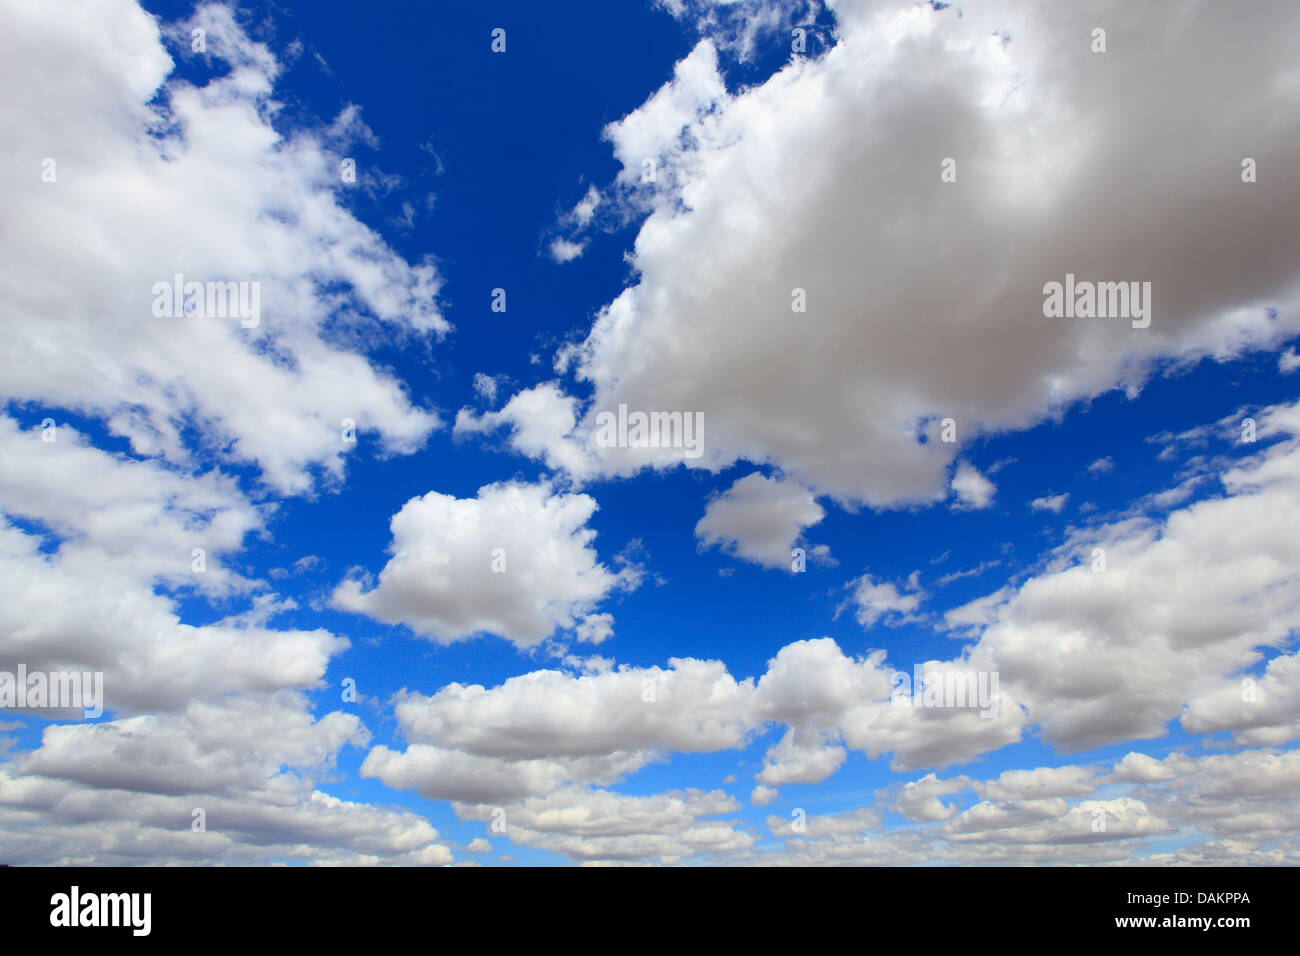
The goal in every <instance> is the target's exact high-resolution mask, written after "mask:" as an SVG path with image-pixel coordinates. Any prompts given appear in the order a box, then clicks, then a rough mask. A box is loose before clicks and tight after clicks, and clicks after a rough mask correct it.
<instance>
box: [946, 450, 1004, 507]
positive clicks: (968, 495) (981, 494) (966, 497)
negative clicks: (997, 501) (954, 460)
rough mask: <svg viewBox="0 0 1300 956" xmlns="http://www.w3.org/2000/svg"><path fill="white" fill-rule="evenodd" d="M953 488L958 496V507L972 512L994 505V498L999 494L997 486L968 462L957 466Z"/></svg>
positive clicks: (953, 477) (953, 478)
mask: <svg viewBox="0 0 1300 956" xmlns="http://www.w3.org/2000/svg"><path fill="white" fill-rule="evenodd" d="M951 488H952V490H953V491H954V492H955V493H956V495H957V507H958V508H962V509H972V510H974V509H979V508H987V507H988V506H989V505H991V504H993V496H994V494H995V493H996V492H997V486H996V485H994V484H993V482H991V481H989V480H988V479H987V478H985V477H984V476H983V475H982V474H980V471H979V469H978V468H976V467H975V466H974V465H972V464H971V463H970V462H968V461H963V462H962V463H961V464H959V465H958V466H957V471H956V473H955V474H953V476H952V484H951Z"/></svg>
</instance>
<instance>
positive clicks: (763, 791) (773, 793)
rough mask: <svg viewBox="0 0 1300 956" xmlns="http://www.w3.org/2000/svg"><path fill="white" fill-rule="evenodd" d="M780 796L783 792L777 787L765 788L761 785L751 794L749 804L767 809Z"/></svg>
mask: <svg viewBox="0 0 1300 956" xmlns="http://www.w3.org/2000/svg"><path fill="white" fill-rule="evenodd" d="M780 795H781V791H780V790H778V789H776V787H765V786H763V785H762V784H761V783H760V784H759V785H758V786H757V787H755V788H754V789H753V792H751V793H750V795H749V802H750V803H752V804H753V805H754V806H756V807H765V806H767V805H768V804H769V803H771V802H772V801H773V800H775V799H776V798H777V797H779V796H780Z"/></svg>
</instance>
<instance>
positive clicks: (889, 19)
mask: <svg viewBox="0 0 1300 956" xmlns="http://www.w3.org/2000/svg"><path fill="white" fill-rule="evenodd" d="M683 9H684V8H683ZM834 11H835V14H836V17H837V26H836V37H837V43H836V45H835V46H834V47H833V48H831V49H829V50H828V51H826V52H825V53H824V54H822V55H820V56H816V57H796V58H793V59H792V60H791V62H790V63H789V64H788V65H786V66H785V67H784V68H783V69H781V70H780V71H778V72H777V73H776V74H775V75H773V76H772V77H771V78H770V79H768V80H767V81H766V82H763V83H759V84H755V85H752V86H746V87H743V88H741V89H738V90H737V91H736V92H734V93H729V92H728V91H727V89H726V86H725V84H724V82H723V78H722V75H721V73H720V72H719V67H718V61H717V51H716V44H715V43H714V42H713V41H712V40H711V39H709V38H707V37H706V38H705V39H703V40H701V41H700V43H699V44H698V46H697V47H696V48H695V49H694V50H693V51H692V52H691V53H690V54H689V55H688V56H687V57H685V58H684V59H683V60H682V61H681V62H680V63H679V64H678V66H677V68H676V71H675V73H674V76H673V79H672V80H671V81H670V82H669V83H667V84H666V85H665V86H664V87H663V88H662V89H660V90H659V91H657V92H656V93H655V94H654V95H653V96H652V97H650V98H649V99H647V100H646V102H645V103H644V104H643V105H642V106H641V107H640V108H638V109H637V110H635V111H634V112H633V113H631V114H629V115H628V116H627V117H624V118H623V119H621V120H619V121H618V122H616V123H613V124H611V125H610V127H609V128H608V129H607V131H606V135H607V138H608V139H609V141H610V143H611V146H612V149H613V153H614V156H615V158H616V159H617V160H618V161H619V163H620V164H621V166H622V171H621V172H620V173H619V176H618V179H617V180H616V185H619V186H620V187H623V188H624V191H625V192H627V193H628V194H629V195H630V196H631V197H632V198H630V199H627V200H625V201H626V202H629V203H632V205H633V206H634V207H635V208H637V209H639V210H649V213H648V216H647V218H646V219H645V220H644V222H643V224H642V225H641V228H640V232H639V234H638V236H637V239H636V244H635V249H634V252H633V253H632V262H633V265H634V268H635V270H636V272H635V279H634V281H633V283H632V284H631V285H630V286H629V287H628V288H626V289H625V290H624V291H623V292H622V293H621V294H620V295H618V296H617V298H615V299H614V300H613V301H612V302H610V303H609V304H608V305H607V306H606V307H605V308H604V309H603V310H602V311H601V313H600V315H599V316H598V318H597V320H596V322H595V324H594V325H593V327H592V329H591V331H590V333H589V335H588V336H587V338H586V339H585V341H583V342H582V343H580V344H579V345H578V346H577V347H576V348H573V349H569V350H567V351H566V352H564V353H563V354H562V355H561V357H560V367H561V368H565V369H571V370H572V371H573V372H574V373H575V374H576V377H577V379H578V381H579V383H581V384H580V387H589V388H590V389H591V393H590V397H589V398H587V399H583V400H582V401H581V402H580V403H579V404H577V405H574V406H570V407H569V408H568V411H569V412H573V413H575V421H574V425H573V427H572V428H569V429H564V430H559V429H557V430H556V431H554V432H553V433H551V434H549V435H547V436H545V437H544V438H543V437H542V436H539V435H538V434H537V433H536V432H534V433H533V438H534V439H539V438H540V439H541V441H540V443H539V444H535V445H534V446H533V447H532V448H531V450H526V449H525V447H524V445H527V444H530V443H520V442H516V447H517V448H518V449H519V450H521V451H523V452H524V453H525V454H532V455H536V456H537V457H544V458H545V459H546V460H547V461H548V462H550V463H552V465H553V466H557V467H562V466H563V464H562V462H563V461H565V460H568V461H569V462H572V463H575V464H578V465H580V466H581V467H584V468H586V469H587V470H588V471H591V470H594V471H595V472H597V473H601V474H617V475H623V474H629V473H631V472H633V471H635V470H637V469H639V468H642V467H646V466H651V465H653V466H662V465H665V464H667V463H671V462H672V461H674V460H675V461H677V462H679V463H685V464H686V465H687V466H689V467H704V468H720V467H724V466H726V465H729V464H730V463H732V462H735V461H738V460H748V461H752V462H755V463H760V462H761V463H764V464H768V465H771V466H774V467H776V468H779V469H780V471H781V472H782V473H783V474H784V475H785V476H786V477H787V478H788V479H789V480H791V481H794V482H798V483H799V484H801V485H803V486H804V487H807V488H809V489H810V490H811V491H812V492H813V493H814V494H815V495H818V496H822V495H829V496H831V497H833V498H835V499H838V500H841V501H845V502H867V503H870V504H873V505H877V506H890V505H902V504H909V503H925V502H935V501H938V500H941V499H942V498H943V497H944V496H945V493H946V491H947V488H946V485H947V477H946V476H948V475H950V474H951V469H952V467H953V465H954V460H955V459H956V458H957V456H959V455H960V454H961V452H962V450H963V447H964V446H965V443H967V442H969V441H970V440H972V439H974V438H976V437H977V436H979V435H981V434H983V433H987V432H993V431H1005V430H1010V429H1020V428H1026V427H1028V426H1031V425H1033V424H1036V423H1037V422H1039V421H1041V420H1043V419H1044V418H1045V417H1046V416H1048V415H1050V414H1052V413H1053V412H1054V411H1055V410H1059V409H1060V408H1062V407H1063V406H1066V405H1069V404H1070V403H1072V402H1074V401H1077V400H1082V399H1087V398H1089V397H1091V396H1095V395H1098V394H1101V393H1103V392H1106V391H1108V390H1111V389H1114V388H1116V387H1123V388H1126V389H1129V390H1132V389H1135V388H1138V387H1140V385H1141V383H1142V382H1143V380H1144V379H1145V377H1146V376H1147V375H1148V374H1150V372H1151V369H1152V368H1154V367H1156V366H1157V365H1158V364H1159V363H1161V362H1162V361H1163V360H1165V359H1167V358H1170V357H1173V358H1176V359H1179V360H1190V359H1192V358H1194V357H1197V356H1203V355H1213V356H1215V357H1224V356H1227V355H1231V354H1237V353H1240V352H1242V351H1245V350H1249V349H1253V348H1259V347H1267V346H1270V345H1273V344H1275V343H1277V342H1278V341H1280V340H1281V339H1283V338H1285V337H1289V336H1291V335H1294V334H1295V333H1296V332H1297V331H1298V330H1300V326H1298V325H1297V323H1298V322H1300V319H1297V316H1300V309H1297V308H1296V300H1297V293H1298V292H1300V288H1297V286H1296V283H1295V278H1294V273H1293V270H1292V268H1291V263H1292V262H1294V261H1295V259H1296V258H1297V255H1296V254H1297V253H1300V239H1297V238H1296V234H1295V230H1294V229H1292V228H1291V223H1290V220H1289V219H1288V217H1287V216H1286V214H1285V213H1284V212H1283V210H1284V209H1286V207H1287V204H1288V197H1290V196H1291V195H1293V194H1294V193H1295V192H1296V190H1297V188H1300V180H1298V179H1297V177H1300V161H1297V159H1300V157H1297V150H1298V149H1300V147H1298V146H1297V145H1296V144H1297V142H1300V141H1298V140H1296V138H1295V137H1294V136H1292V135H1290V133H1289V132H1287V130H1286V129H1284V127H1283V126H1279V125H1277V124H1276V123H1273V122H1272V120H1271V117H1273V116H1275V115H1278V113H1277V111H1279V110H1281V111H1282V112H1284V113H1285V112H1286V111H1287V109H1288V105H1289V106H1297V107H1300V90H1297V89H1296V88H1295V87H1294V85H1293V84H1288V83H1286V82H1284V81H1283V80H1282V79H1281V77H1283V76H1285V75H1287V71H1289V69H1290V67H1289V65H1288V63H1289V51H1290V49H1291V48H1292V47H1293V46H1294V41H1295V40H1296V39H1297V35H1296V31H1297V29H1300V27H1298V25H1297V23H1296V22H1295V21H1294V19H1293V18H1281V19H1279V18H1277V17H1275V16H1271V15H1269V14H1268V13H1267V12H1264V11H1261V12H1260V13H1259V15H1253V14H1252V15H1243V14H1241V13H1239V12H1237V11H1231V10H1228V9H1227V8H1209V7H1206V8H1200V7H1198V8H1196V9H1195V11H1194V12H1193V11H1190V10H1189V11H1187V12H1185V13H1184V14H1182V15H1180V16H1179V17H1178V24H1177V28H1176V29H1171V28H1170V23H1169V20H1168V15H1167V14H1166V13H1165V12H1163V11H1158V10H1155V9H1135V8H1133V7H1132V6H1131V5H1129V4H1122V3H1118V2H1115V3H1108V4H1103V6H1102V7H1100V8H1096V9H1090V10H1089V11H1088V12H1087V13H1086V14H1085V13H1084V12H1083V11H1081V10H1080V11H1073V12H1069V11H1067V12H1065V13H1060V12H1058V11H1049V10H1047V9H1044V8H1037V7H1034V6H1032V5H1026V4H1017V3H994V4H989V5H982V6H981V7H980V8H979V9H978V10H965V9H964V10H962V11H961V13H962V15H961V16H958V15H957V12H958V11H957V10H956V9H955V8H954V7H948V8H947V9H943V10H935V9H933V8H932V7H930V6H928V5H925V4H915V3H911V2H897V3H890V4H883V5H882V4H876V3H867V2H866V0H842V2H838V3H836V4H835V5H834ZM1103 20H1105V21H1107V22H1114V23H1123V24H1124V25H1125V29H1124V33H1125V36H1126V37H1129V38H1130V42H1128V43H1126V44H1124V45H1123V47H1122V48H1115V47H1113V46H1112V49H1111V50H1110V51H1108V52H1107V53H1106V54H1104V56H1103V55H1100V54H1094V53H1092V52H1091V51H1090V50H1089V48H1088V44H1087V43H1083V42H1080V40H1079V37H1081V36H1082V37H1087V36H1089V35H1090V29H1091V27H1092V26H1093V25H1095V22H1099V21H1103ZM1225 51H1226V52H1225ZM1245 51H1250V52H1249V54H1247V53H1246V52H1245ZM1103 61H1104V65H1105V69H1100V66H1101V64H1102V63H1103ZM1157 64H1158V65H1159V69H1158V73H1157V72H1156V71H1157V66H1156V65H1157ZM1169 71H1173V72H1172V73H1171V72H1169ZM1261 89H1267V90H1270V91H1271V92H1270V95H1269V96H1268V97H1261V96H1259V95H1258V91H1259V90H1261ZM1238 103H1240V104H1244V105H1243V106H1242V109H1241V110H1236V109H1234V111H1233V113H1232V119H1231V120H1230V121H1225V122H1224V123H1221V124H1220V123H1216V124H1214V128H1213V129H1209V130H1207V129H1206V128H1205V124H1204V123H1203V121H1202V118H1203V115H1204V113H1203V111H1204V109H1205V108H1206V104H1210V105H1211V106H1212V105H1213V104H1224V105H1225V110H1226V108H1227V107H1226V104H1238ZM1291 112H1295V110H1294V109H1292V110H1291ZM1261 130H1264V131H1266V132H1264V133H1261V132H1260V131H1261ZM1207 137H1208V139H1207ZM1247 143H1249V144H1250V146H1249V149H1251V150H1252V151H1253V152H1255V153H1257V154H1259V155H1267V156H1269V157H1271V160H1270V163H1269V167H1270V169H1271V170H1272V172H1271V174H1270V176H1269V177H1262V176H1261V177H1260V179H1259V181H1258V182H1255V183H1250V184H1245V183H1243V182H1242V180H1241V177H1240V168H1239V166H1238V164H1237V162H1236V160H1234V161H1232V162H1228V161H1226V160H1224V159H1223V157H1235V156H1238V155H1239V154H1240V153H1242V151H1243V150H1245V149H1247V146H1246V145H1245V144H1247ZM949 158H950V159H953V160H955V163H956V167H955V169H956V179H955V181H953V182H944V181H942V180H941V178H940V174H941V171H942V167H941V164H942V163H943V161H944V160H945V159H949ZM647 161H653V162H654V164H655V169H656V170H657V174H656V177H655V181H654V183H653V184H648V183H642V182H641V177H642V171H643V169H644V168H645V166H644V164H645V163H646V162H647ZM1174 167H1177V168H1179V169H1180V170H1184V174H1182V175H1180V176H1177V177H1168V176H1163V175H1159V174H1158V171H1160V170H1166V169H1169V168H1174ZM1143 170H1151V171H1155V172H1153V173H1152V175H1146V174H1145V173H1143V172H1141V171H1143ZM868 172H869V173H870V175H868V174H867V173H868ZM1170 234H1177V235H1179V236H1180V237H1184V238H1186V241H1187V242H1188V243H1191V246H1190V247H1184V245H1183V243H1182V242H1180V243H1179V244H1176V247H1177V252H1176V253H1175V251H1173V250H1174V249H1175V246H1174V245H1171V244H1170V243H1169V242H1167V241H1165V239H1166V237H1167V236H1168V235H1170ZM1067 273H1071V274H1075V275H1077V276H1078V277H1080V278H1081V279H1082V278H1089V279H1092V280H1113V281H1138V280H1141V281H1149V282H1151V283H1152V288H1153V300H1152V301H1153V308H1154V313H1153V316H1154V317H1153V319H1152V323H1151V325H1150V326H1149V327H1148V328H1142V329H1135V328H1132V327H1130V325H1129V324H1128V323H1124V322H1114V321H1111V320H1088V319H1074V320H1063V319H1048V318H1045V317H1044V315H1043V291H1042V290H1043V287H1044V285H1045V284H1046V283H1048V282H1051V281H1062V280H1063V279H1064V277H1065V276H1066V274H1067ZM795 290H802V291H803V293H804V297H805V298H806V307H807V311H806V312H798V311H792V302H793V301H795V299H794V296H795ZM620 403H626V404H627V405H628V406H629V407H630V408H645V409H654V408H660V409H680V410H692V411H699V412H702V413H703V415H704V419H705V421H706V422H707V424H708V428H707V440H706V442H705V449H704V455H703V456H702V457H701V458H700V459H688V458H685V457H684V456H683V455H682V454H681V453H680V451H679V452H678V453H677V454H676V455H675V456H674V455H672V454H666V453H656V454H651V453H649V452H647V451H646V450H645V449H619V448H610V449H601V448H592V447H590V446H591V441H590V436H591V434H592V432H593V428H594V418H595V415H597V414H599V412H600V411H602V410H607V409H610V408H615V407H617V406H618V405H619V404H620ZM948 418H951V419H952V420H953V422H954V423H955V430H956V437H957V439H958V440H957V441H956V442H954V443H949V442H944V441H940V440H939V438H940V432H941V429H942V423H943V421H944V419H948ZM497 424H505V425H511V426H512V427H515V428H522V426H521V425H520V424H518V423H516V422H512V421H508V420H507V419H502V420H500V421H498V422H497ZM566 424H567V423H566ZM575 447H576V448H579V449H582V448H585V449H586V450H587V451H588V452H589V453H590V455H589V456H586V457H584V456H582V455H578V454H575V453H574V449H575ZM968 474H969V472H967V471H964V470H962V471H959V475H968ZM963 483H964V481H963V480H959V487H960V486H961V485H962V484H963ZM969 485H970V491H971V498H970V501H971V503H972V504H978V502H979V501H980V500H981V498H982V492H979V491H976V490H975V486H977V485H978V483H977V482H974V481H973V480H972V481H971V482H970V483H969ZM978 486H979V487H980V488H982V487H983V486H982V485H978Z"/></svg>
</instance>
